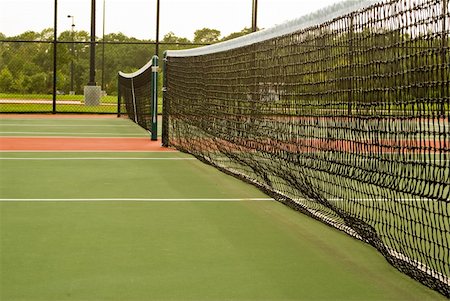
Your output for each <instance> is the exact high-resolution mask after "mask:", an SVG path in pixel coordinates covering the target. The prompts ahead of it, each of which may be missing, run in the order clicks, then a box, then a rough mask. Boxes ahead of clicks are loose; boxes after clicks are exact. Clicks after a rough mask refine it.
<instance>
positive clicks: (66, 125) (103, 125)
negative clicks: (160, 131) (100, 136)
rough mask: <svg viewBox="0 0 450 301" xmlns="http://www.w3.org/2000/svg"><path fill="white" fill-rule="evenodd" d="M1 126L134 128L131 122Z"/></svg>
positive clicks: (14, 124)
mask: <svg viewBox="0 0 450 301" xmlns="http://www.w3.org/2000/svg"><path fill="white" fill-rule="evenodd" d="M0 126H18V127H40V126H45V127H58V128H59V127H129V128H132V127H133V125H129V124H117V125H113V124H97V125H96V124H39V123H36V124H21V123H0Z"/></svg>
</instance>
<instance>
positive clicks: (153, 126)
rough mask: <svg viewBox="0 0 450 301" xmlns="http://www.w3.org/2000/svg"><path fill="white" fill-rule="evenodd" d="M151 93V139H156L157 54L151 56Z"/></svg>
mask: <svg viewBox="0 0 450 301" xmlns="http://www.w3.org/2000/svg"><path fill="white" fill-rule="evenodd" d="M151 77H152V85H151V88H152V93H151V107H152V122H151V139H152V141H156V140H158V56H157V55H154V56H153V57H152V76H151Z"/></svg>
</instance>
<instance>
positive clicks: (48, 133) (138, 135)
mask: <svg viewBox="0 0 450 301" xmlns="http://www.w3.org/2000/svg"><path fill="white" fill-rule="evenodd" d="M0 134H27V135H30V134H39V135H62V134H64V136H65V137H67V136H73V135H80V136H83V135H111V136H116V137H117V136H131V137H136V138H141V137H145V136H148V135H146V134H136V133H134V134H126V133H64V132H0Z"/></svg>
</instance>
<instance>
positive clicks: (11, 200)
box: [0, 198, 274, 202]
mask: <svg viewBox="0 0 450 301" xmlns="http://www.w3.org/2000/svg"><path fill="white" fill-rule="evenodd" d="M273 200H274V199H272V198H223V199H216V198H180V199H163V198H111V199H108V198H81V199H76V198H74V199H71V198H68V199H62V198H60V199H58V198H53V199H39V198H36V199H13V198H5V199H0V202H118V201H119V202H120V201H129V202H131V201H132V202H246V201H247V202H248V201H273Z"/></svg>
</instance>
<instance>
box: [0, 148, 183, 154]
mask: <svg viewBox="0 0 450 301" xmlns="http://www.w3.org/2000/svg"><path fill="white" fill-rule="evenodd" d="M0 153H12V154H14V153H48V154H50V153H74V154H76V153H96V154H101V153H179V151H177V150H175V149H173V148H170V149H168V150H164V151H152V150H126V151H121V150H101V151H91V150H76V151H74V150H58V151H46V150H14V151H11V150H0Z"/></svg>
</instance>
